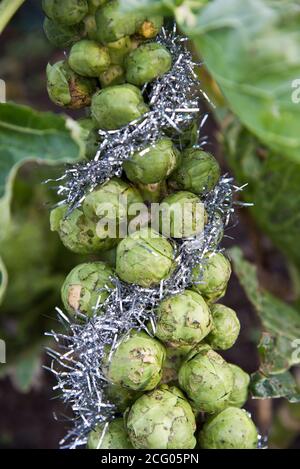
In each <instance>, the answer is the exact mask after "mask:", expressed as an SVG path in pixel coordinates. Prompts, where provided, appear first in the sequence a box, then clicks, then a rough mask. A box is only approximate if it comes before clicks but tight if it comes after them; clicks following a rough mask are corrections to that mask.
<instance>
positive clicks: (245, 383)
mask: <svg viewBox="0 0 300 469" xmlns="http://www.w3.org/2000/svg"><path fill="white" fill-rule="evenodd" d="M229 366H230V369H231V371H232V373H233V389H232V391H231V393H230V397H229V403H228V404H229V405H230V406H232V407H243V405H244V404H245V402H246V401H247V399H248V388H249V384H250V376H249V375H248V374H247V373H245V371H243V370H242V369H241V368H240V367H239V366H236V365H232V364H231V363H230V364H229Z"/></svg>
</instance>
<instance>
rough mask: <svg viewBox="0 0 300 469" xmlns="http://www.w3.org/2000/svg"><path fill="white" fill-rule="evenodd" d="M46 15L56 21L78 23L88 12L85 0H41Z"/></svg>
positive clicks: (68, 23) (69, 23) (67, 23)
mask: <svg viewBox="0 0 300 469" xmlns="http://www.w3.org/2000/svg"><path fill="white" fill-rule="evenodd" d="M43 10H44V12H45V13H46V15H47V16H48V17H49V18H51V19H52V20H54V21H57V22H58V23H62V24H66V25H73V24H78V23H80V21H82V20H83V18H84V17H85V16H86V15H87V13H88V4H87V0H63V1H62V0H43Z"/></svg>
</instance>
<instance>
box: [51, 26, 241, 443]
mask: <svg viewBox="0 0 300 469" xmlns="http://www.w3.org/2000/svg"><path fill="white" fill-rule="evenodd" d="M157 40H158V41H159V42H160V43H161V44H164V45H165V46H166V47H167V48H168V49H169V50H170V51H171V53H172V55H173V67H172V70H171V71H170V72H169V73H168V74H166V75H165V76H163V77H162V78H159V79H157V80H156V81H155V82H154V84H153V85H151V86H147V87H145V89H144V93H145V96H146V97H147V99H148V100H149V101H150V112H149V113H148V114H147V115H146V117H145V118H143V119H141V120H140V121H137V122H134V123H131V124H130V125H128V126H127V127H125V128H123V129H121V130H117V131H111V132H103V131H99V134H100V137H101V141H102V143H101V144H100V147H99V151H98V152H97V155H96V157H95V159H94V160H93V161H90V162H88V163H84V164H80V165H76V166H73V167H70V168H68V169H67V170H66V173H65V174H64V176H63V177H62V178H61V179H60V180H61V181H63V183H62V185H61V186H60V187H59V193H60V194H62V196H63V197H64V200H63V201H62V203H66V204H68V206H69V207H70V210H72V209H73V208H75V207H77V206H79V205H80V204H81V203H82V201H83V200H84V197H85V195H86V194H87V193H88V192H89V191H92V190H93V189H94V188H95V187H96V186H97V185H98V184H100V183H103V182H105V181H106V180H109V179H110V178H111V177H113V176H115V175H117V176H121V173H122V163H123V161H124V160H125V159H126V158H129V157H130V155H132V153H134V152H135V151H139V150H142V149H143V148H144V146H145V145H149V144H151V143H155V142H156V141H157V140H158V139H159V138H160V137H161V136H162V135H164V134H165V133H169V132H170V131H171V132H174V133H175V135H177V137H178V136H179V138H178V139H179V141H180V135H182V133H184V132H185V131H186V130H187V129H188V128H189V127H190V125H191V124H192V123H193V122H195V120H197V119H199V115H200V109H199V89H200V86H199V82H198V79H197V77H196V75H195V73H194V71H193V68H194V65H195V64H194V63H193V60H192V56H191V54H190V53H189V52H188V51H187V50H186V49H185V47H184V41H185V39H182V38H180V37H178V35H177V33H176V29H174V31H173V32H171V33H169V32H167V31H165V30H163V31H162V33H161V34H160V35H159V37H158V39H157ZM241 189H242V188H238V187H236V186H234V184H233V181H232V179H231V178H228V177H226V176H224V177H223V178H221V180H220V181H219V183H218V185H217V186H216V187H215V189H214V190H213V191H211V192H209V193H207V194H206V196H205V197H204V203H205V208H206V211H207V214H208V223H207V224H206V226H205V229H204V232H203V233H202V234H201V235H200V236H198V237H196V238H191V239H184V240H181V241H178V240H177V241H173V243H174V250H175V253H176V265H177V268H176V270H175V271H174V273H173V274H172V277H171V278H170V279H168V280H166V281H163V282H161V284H160V285H159V286H157V287H155V288H149V289H145V288H142V287H139V286H137V285H129V284H126V283H124V282H122V281H120V280H119V279H117V278H115V279H112V280H113V283H114V285H115V288H114V289H112V290H111V291H110V296H109V298H108V299H107V301H106V302H105V304H104V305H102V306H101V311H102V312H101V315H99V316H98V315H97V312H98V311H97V310H98V307H97V305H95V315H94V317H93V318H91V319H86V317H84V316H83V315H80V314H78V316H80V319H81V321H78V320H77V321H76V319H75V320H74V319H71V318H69V317H67V316H66V315H65V314H64V313H63V312H62V311H60V310H58V313H59V319H60V321H61V323H62V324H63V326H64V327H65V331H66V332H65V333H57V332H55V331H52V332H51V333H49V334H48V335H50V336H52V337H53V338H54V339H55V341H56V342H57V349H56V350H48V353H49V355H50V356H51V357H52V358H53V361H52V365H51V368H50V369H51V371H52V373H54V375H55V376H56V378H57V385H56V386H55V390H57V391H58V392H59V394H60V395H62V398H63V400H64V402H65V403H66V404H67V405H68V406H69V407H71V409H72V411H73V414H74V418H73V419H72V428H71V429H70V431H69V432H68V434H67V436H66V438H64V439H63V441H62V442H61V445H62V447H66V448H77V447H80V446H83V445H85V444H86V441H87V435H88V434H89V432H90V431H91V430H92V429H93V428H95V426H96V425H97V424H107V423H108V422H109V421H111V420H112V419H113V418H115V416H116V412H117V411H116V408H115V406H114V405H113V404H112V403H111V402H110V401H109V399H108V398H107V395H106V394H107V393H106V388H107V381H106V379H105V376H104V375H103V374H102V372H101V363H102V359H103V355H104V351H105V349H107V347H108V348H109V349H110V353H111V354H112V353H113V352H114V350H115V349H116V348H117V347H118V345H119V343H120V341H121V340H122V339H123V338H124V336H126V334H129V333H130V331H131V330H133V329H137V330H142V329H143V330H146V332H148V334H150V335H151V334H153V331H155V315H154V309H155V307H156V306H157V304H158V303H159V302H160V301H161V300H162V299H163V298H165V297H167V296H169V295H174V294H177V293H180V292H181V291H183V290H184V289H186V288H187V287H189V286H190V285H191V276H192V269H193V267H194V266H195V265H200V266H201V265H202V266H203V265H205V255H206V253H208V252H215V251H217V250H219V243H220V240H221V239H222V237H223V234H224V227H226V226H228V225H229V222H230V220H231V217H232V215H233V213H234V194H235V192H238V191H239V190H241ZM199 282H201V272H200V277H199ZM77 319H79V318H77ZM149 324H151V327H150V329H151V330H148V329H147V325H149ZM105 428H106V426H104V431H105Z"/></svg>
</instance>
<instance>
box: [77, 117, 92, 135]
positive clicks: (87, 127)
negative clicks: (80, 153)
mask: <svg viewBox="0 0 300 469" xmlns="http://www.w3.org/2000/svg"><path fill="white" fill-rule="evenodd" d="M77 123H78V124H79V125H80V127H81V138H82V139H83V140H86V139H87V137H88V136H89V133H90V131H91V130H94V129H95V122H94V121H93V119H91V118H90V117H82V118H81V119H78V120H77Z"/></svg>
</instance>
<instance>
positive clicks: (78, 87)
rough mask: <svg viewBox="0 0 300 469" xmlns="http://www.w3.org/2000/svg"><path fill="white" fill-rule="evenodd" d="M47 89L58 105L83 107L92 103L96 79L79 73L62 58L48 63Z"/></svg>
mask: <svg viewBox="0 0 300 469" xmlns="http://www.w3.org/2000/svg"><path fill="white" fill-rule="evenodd" d="M47 90H48V94H49V98H50V99H51V101H53V102H54V103H55V104H57V105H58V106H63V107H68V108H71V109H81V108H83V107H86V106H89V105H90V104H91V99H92V96H93V94H94V93H95V91H96V81H95V80H91V79H89V78H84V77H81V76H79V75H77V74H76V73H74V72H73V70H71V69H70V67H69V66H68V64H67V63H66V62H65V61H64V60H61V61H60V62H56V63H55V64H54V65H51V64H48V65H47Z"/></svg>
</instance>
